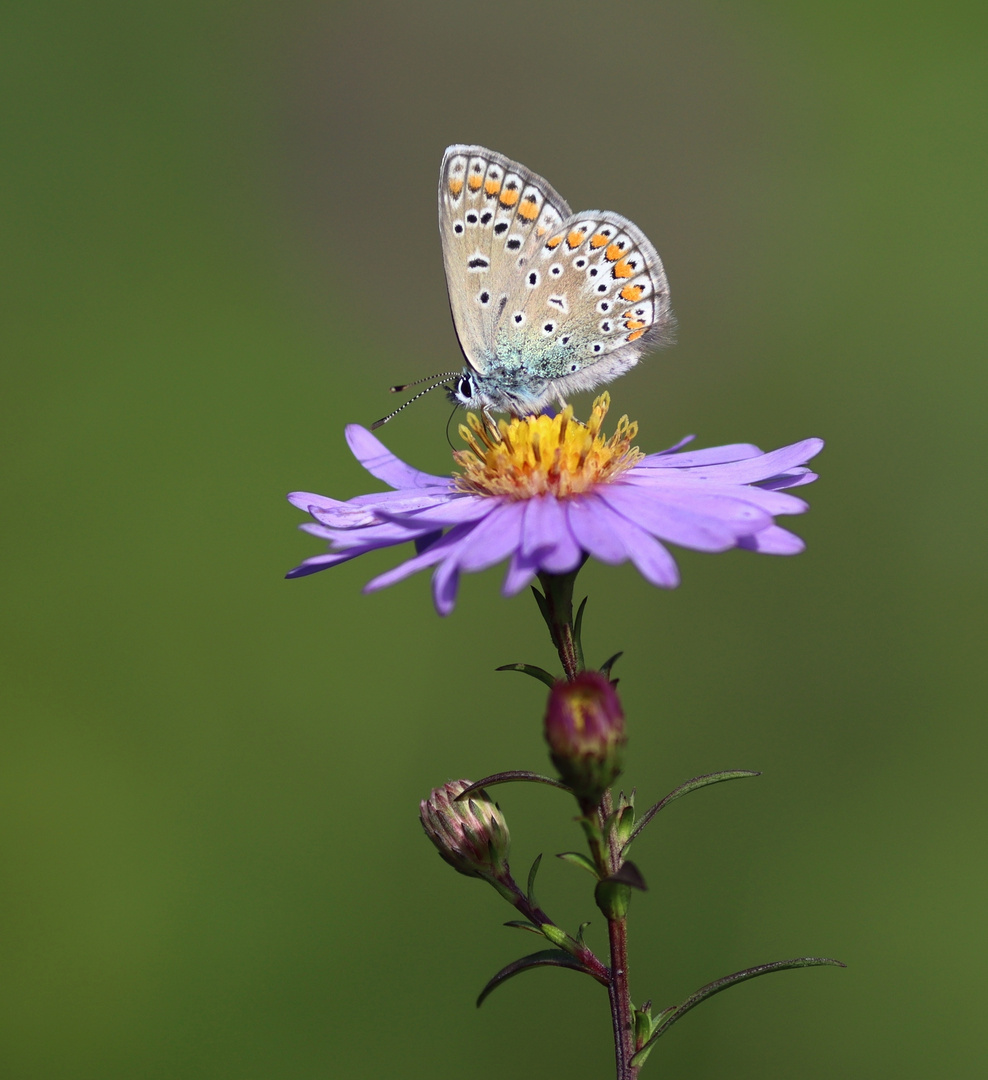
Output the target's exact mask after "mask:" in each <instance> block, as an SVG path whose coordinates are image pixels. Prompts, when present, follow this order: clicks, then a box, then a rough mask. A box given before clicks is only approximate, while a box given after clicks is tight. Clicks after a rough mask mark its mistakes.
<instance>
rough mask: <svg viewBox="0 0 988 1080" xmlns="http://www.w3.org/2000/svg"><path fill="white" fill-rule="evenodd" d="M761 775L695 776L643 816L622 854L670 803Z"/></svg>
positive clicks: (739, 772)
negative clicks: (710, 787)
mask: <svg viewBox="0 0 988 1080" xmlns="http://www.w3.org/2000/svg"><path fill="white" fill-rule="evenodd" d="M761 775H762V774H761V773H760V772H752V771H751V769H734V770H733V771H731V772H715V773H706V774H704V775H703V776H694V777H693V779H692V780H687V781H686V783H685V784H680V785H679V787H678V788H675V789H673V790H672V791H670V792H669V794H668V795H667V796H666V797H665V798H664V799H660V800H659V801H658V802H657V803H656V804H655V805H654V806H653V807H651V808H650V809H648V810H646V811H645V813H644V814H642V816H641V818H640V820H639V822H638V824H637V825H636V826H635V829H634V832H632V834H631V836H630V837H628V840H627V841H626V842H625V845H624V847H622V848H621V852H622V854H623V853H624V852H625V851H627V850H628V848H629V847H630V846H631V843H632V841H633V840H635V839H637V837H638V835H639V833H640V832H641V831H642V829H644V828H645V826H646V825H647V824H648V823H649V822H650V821H651V820H652V818H654V817H655V815H656V814H657V813H658V812H659V811H660V810H662V809H663V808H664V807H666V806H668V805H669V803H671V802H675V801H676V799H681V798H682V797H683V796H684V795H689V793H690V792H691V791H697V790H698V789H699V788H702V787H709V786H710V785H711V784H721V783H723V782H724V781H725V780H739V779H740V778H741V777H743V776H761Z"/></svg>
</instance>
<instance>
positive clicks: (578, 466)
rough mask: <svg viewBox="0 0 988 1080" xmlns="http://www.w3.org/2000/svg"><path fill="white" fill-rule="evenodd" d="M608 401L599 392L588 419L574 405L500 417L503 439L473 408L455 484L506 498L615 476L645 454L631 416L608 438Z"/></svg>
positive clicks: (578, 487) (567, 489) (564, 492)
mask: <svg viewBox="0 0 988 1080" xmlns="http://www.w3.org/2000/svg"><path fill="white" fill-rule="evenodd" d="M610 405H611V397H610V394H608V393H606V392H605V393H603V394H601V395H600V397H598V398H597V399H596V401H594V403H593V410H592V412H591V414H590V419H589V420H588V421H587V423H585V424H584V423H581V422H580V421H579V420H575V419H574V418H573V406H572V405H567V406H566V408H565V409H563V411H562V412H561V413H559V414H558V415H557V416H522V417H515V418H514V419H513V420H511V421H510V422H509V421H505V420H501V421H500V422H499V423H498V430H499V432H500V436H501V437H500V439H499V440H496V439H494V438H493V437H492V436H491V434H490V432H488V431H487V429H486V428H485V427H484V425H483V423H482V422H481V421H480V419H479V418H478V417H477V416H476V415H474V414H473V413H470V414H469V415H468V417H467V423H466V424H460V429H459V430H460V438H461V439H463V441H464V442H465V443H466V444H467V445H468V446H469V447H470V449H469V450H457V451H455V452H454V453H453V460H454V461H455V462H456V464H457V465H459V466H460V470H461V471H460V474H459V475H458V476H456V477H455V478H454V482H455V484H456V488H457V490H458V491H464V492H469V493H473V494H477V495H500V496H504V497H505V498H508V499H531V498H534V497H535V496H538V495H552V496H554V497H555V498H557V499H564V498H567V497H569V496H571V495H579V494H581V493H582V492H584V491H590V490H592V489H593V488H594V487H595V486H596V485H597V484H604V483H607V482H609V481H611V480H614V479H615V478H616V477H617V476H619V475H620V474H621V473H622V472H625V471H626V470H628V469H630V468H631V467H632V466H633V465H635V464H636V463H637V462H639V461H641V459H642V458H643V457H644V456H645V455H644V454H642V453H641V452H640V451H639V450H638V449H637V448H636V447H633V446H632V445H631V444H632V442H633V441H634V439H635V437H636V436H637V434H638V425H637V424H636V423H632V422H631V421H630V420H629V419H628V418H627V416H622V417H621V419H620V420H619V421H618V424H617V430H616V431H615V432H614V434H613V435H612V436H611V437H610V438H609V439H608V438H606V437H605V436H604V435H602V434H601V425H602V424H603V422H604V417H605V416H606V415H607V411H608V409H609V408H610Z"/></svg>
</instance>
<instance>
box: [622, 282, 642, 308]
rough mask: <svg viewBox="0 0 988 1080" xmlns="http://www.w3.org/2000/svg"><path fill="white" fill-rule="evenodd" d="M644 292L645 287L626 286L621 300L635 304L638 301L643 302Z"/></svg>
mask: <svg viewBox="0 0 988 1080" xmlns="http://www.w3.org/2000/svg"><path fill="white" fill-rule="evenodd" d="M644 291H645V286H644V285H625V287H624V288H623V289H622V290H621V299H622V300H628V301H630V302H631V303H632V304H633V303H634V302H635V301H636V300H641V298H642V293H643V292H644Z"/></svg>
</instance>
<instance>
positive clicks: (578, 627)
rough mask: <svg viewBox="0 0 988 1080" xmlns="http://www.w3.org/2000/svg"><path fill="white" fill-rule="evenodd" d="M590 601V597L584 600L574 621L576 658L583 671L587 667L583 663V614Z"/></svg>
mask: <svg viewBox="0 0 988 1080" xmlns="http://www.w3.org/2000/svg"><path fill="white" fill-rule="evenodd" d="M589 599H590V597H589V596H585V597H584V598H583V600H582V602H581V603H580V606H579V608H577V611H576V618H575V619H574V620H573V644H574V645H575V646H576V657H577V660H579V662H580V670H581V671H582V670H583V668H584V667H586V664H585V663H584V661H583V612H584V610H585V608H586V606H587V601H588V600H589Z"/></svg>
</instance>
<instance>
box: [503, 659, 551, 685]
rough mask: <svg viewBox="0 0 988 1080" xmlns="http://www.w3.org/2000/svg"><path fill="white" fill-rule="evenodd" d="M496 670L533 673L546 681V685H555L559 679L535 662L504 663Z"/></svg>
mask: <svg viewBox="0 0 988 1080" xmlns="http://www.w3.org/2000/svg"><path fill="white" fill-rule="evenodd" d="M494 670H495V671H520V672H521V673H522V674H523V675H531V676H532V678H533V679H538V680H539V682H544V683H545V684H546V686H555V685H556V683H557V682H559V680H558V679H557V678H556V676H555V675H553V674H552V672H551V671H546V669H545V668H540V667H536V666H535V664H502V665H501V666H500V667H498V668H495V669H494Z"/></svg>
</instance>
